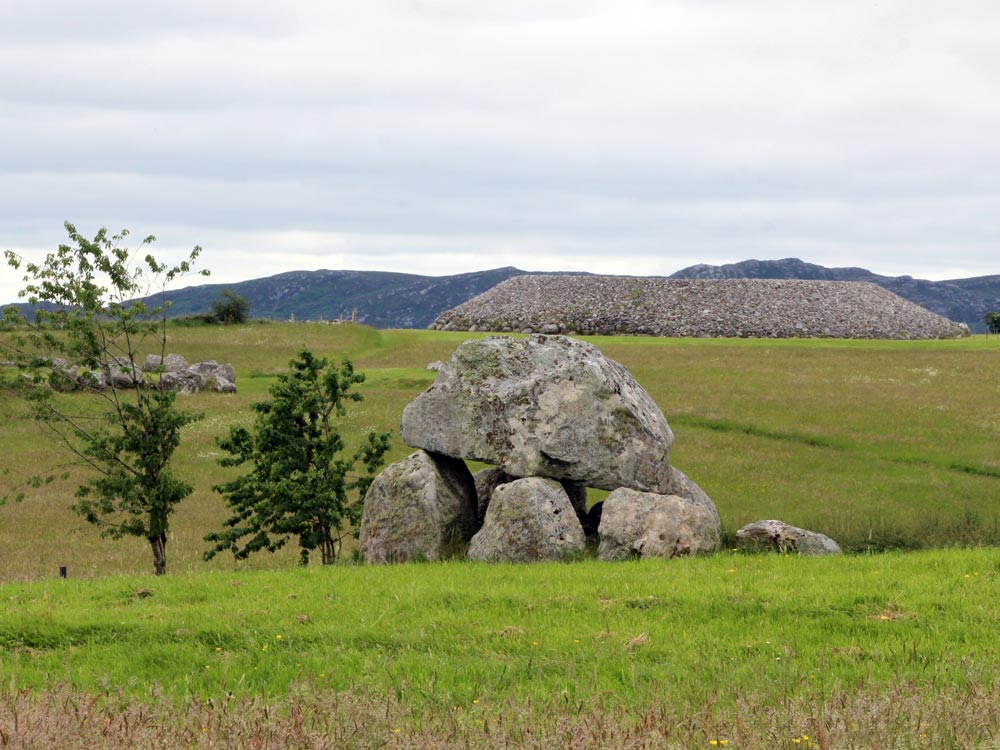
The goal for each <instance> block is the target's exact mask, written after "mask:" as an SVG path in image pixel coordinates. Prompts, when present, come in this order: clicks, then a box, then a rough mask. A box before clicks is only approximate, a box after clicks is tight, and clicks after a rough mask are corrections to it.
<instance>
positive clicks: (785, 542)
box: [736, 519, 841, 556]
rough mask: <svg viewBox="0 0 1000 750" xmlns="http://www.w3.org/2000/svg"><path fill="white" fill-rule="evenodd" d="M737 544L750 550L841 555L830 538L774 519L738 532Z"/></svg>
mask: <svg viewBox="0 0 1000 750" xmlns="http://www.w3.org/2000/svg"><path fill="white" fill-rule="evenodd" d="M736 543H737V545H739V546H740V547H745V548H750V549H760V548H767V549H773V550H777V551H779V552H797V553H798V554H800V555H815V556H819V555H839V554H840V552H841V550H840V545H839V544H837V543H836V542H835V541H833V540H832V539H831V538H830V537H828V536H826V535H824V534H820V533H818V532H815V531H807V530H806V529H800V528H798V527H797V526H790V525H789V524H787V523H785V522H784V521H777V520H774V519H771V520H767V521H755V522H754V523H749V524H747V525H746V526H744V527H743V528H742V529H740V530H739V531H737V532H736Z"/></svg>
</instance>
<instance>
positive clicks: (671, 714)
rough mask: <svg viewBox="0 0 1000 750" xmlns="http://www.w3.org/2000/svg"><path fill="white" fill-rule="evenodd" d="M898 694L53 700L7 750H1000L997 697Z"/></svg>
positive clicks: (11, 738)
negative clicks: (429, 705) (651, 699)
mask: <svg viewBox="0 0 1000 750" xmlns="http://www.w3.org/2000/svg"><path fill="white" fill-rule="evenodd" d="M998 687H1000V682H998V683H995V684H993V685H989V686H982V685H978V686H971V687H965V688H962V689H958V688H955V687H948V688H936V687H934V686H930V685H926V686H914V685H899V686H896V687H895V688H893V689H891V690H889V691H871V690H866V689H863V688H859V689H855V690H844V691H838V692H834V693H832V694H829V695H826V696H823V697H822V698H816V699H809V698H802V697H798V696H796V697H792V698H789V699H788V700H787V701H785V702H779V703H777V704H775V703H773V702H765V703H760V702H757V701H756V700H755V696H752V695H751V696H746V697H744V698H741V699H738V700H737V701H735V703H732V702H730V703H723V702H721V701H716V700H715V699H714V698H713V697H712V696H707V697H706V698H705V699H704V701H703V703H702V704H701V705H696V706H672V705H669V704H666V703H656V704H654V705H650V706H647V707H646V708H645V709H644V710H642V711H639V712H635V711H631V712H629V711H626V710H625V709H623V708H622V707H621V706H620V704H618V703H617V702H616V701H615V700H614V699H613V698H608V699H606V700H603V701H599V702H595V703H592V704H590V705H584V704H583V703H573V702H571V701H569V700H567V699H566V698H564V697H562V696H557V697H554V698H553V699H552V700H551V701H549V702H548V703H546V704H544V705H540V704H538V703H532V702H530V701H526V702H523V703H518V702H516V701H514V700H513V699H510V700H508V701H506V702H504V703H502V704H500V705H489V704H488V703H484V704H478V703H477V704H476V705H472V706H465V707H441V708H436V709H433V710H430V711H423V712H421V711H416V710H414V709H412V708H410V707H408V705H407V703H406V701H405V696H404V697H403V699H400V698H397V697H394V696H393V695H392V694H389V695H388V696H385V695H379V694H376V693H374V692H366V693H360V694H356V693H330V692H322V691H320V692H317V691H315V690H313V689H312V688H311V687H309V686H303V687H300V688H298V689H296V690H295V691H292V692H291V693H290V694H289V695H288V696H286V697H285V698H284V699H281V700H279V701H270V702H269V701H265V700H263V699H261V698H242V699H234V698H229V697H220V698H218V699H209V700H204V699H192V700H191V701H190V702H187V703H185V704H182V705H175V704H174V703H173V702H171V701H169V700H168V699H165V698H163V697H161V696H157V695H155V694H153V695H150V696H147V697H146V698H145V699H142V700H140V699H136V698H129V697H125V696H123V695H121V694H118V693H115V692H106V693H104V694H100V695H92V694H85V693H80V692H75V691H73V690H70V689H66V688H61V689H53V690H49V691H45V692H41V693H29V692H26V691H16V692H6V693H4V694H3V695H2V697H0V747H4V748H18V749H22V748H23V749H24V750H28V749H31V750H35V749H38V750H42V749H43V748H44V750H50V749H51V748H61V749H64V750H75V749H76V748H80V749H81V750H83V749H84V748H86V750H104V749H105V748H107V749H110V748H115V749H116V750H119V749H121V748H137V749H138V748H142V749H146V748H150V749H153V748H157V749H173V748H192V749H195V748H197V749H198V750H201V749H203V748H258V749H261V750H264V749H268V750H270V749H277V748H301V749H302V750H307V749H308V750H320V749H326V748H331V749H332V748H337V749H338V750H339V749H341V748H344V749H346V750H353V749H358V750H361V749H362V748H365V749H369V748H370V749H374V748H389V749H395V750H411V749H416V748H421V749H438V748H468V749H470V750H496V749H499V748H525V749H528V750H534V749H537V750H554V749H555V748H569V749H572V750H598V749H601V750H618V749H620V750H645V749H647V748H648V749H649V750H653V748H708V747H727V748H793V747H794V748H804V747H808V748H819V749H820V750H827V749H828V748H842V749H848V750H851V749H854V748H866V749H870V748H997V747H1000V707H998V702H997V695H998V693H997V688H998Z"/></svg>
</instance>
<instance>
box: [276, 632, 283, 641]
mask: <svg viewBox="0 0 1000 750" xmlns="http://www.w3.org/2000/svg"><path fill="white" fill-rule="evenodd" d="M282 638H284V636H283V635H282V634H281V633H278V634H277V635H276V636H274V640H276V641H280V640H281V639H282Z"/></svg>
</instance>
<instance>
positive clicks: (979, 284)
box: [670, 258, 1000, 333]
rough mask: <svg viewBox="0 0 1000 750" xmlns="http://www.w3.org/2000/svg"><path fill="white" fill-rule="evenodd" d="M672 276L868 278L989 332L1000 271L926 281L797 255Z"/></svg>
mask: <svg viewBox="0 0 1000 750" xmlns="http://www.w3.org/2000/svg"><path fill="white" fill-rule="evenodd" d="M670 278H672V279H807V280H815V281H868V282H871V283H872V284H878V285H879V286H880V287H882V288H883V289H888V290H889V291H890V292H893V293H894V294H898V295H899V296H900V297H902V298H903V299H907V300H909V301H910V302H914V303H916V304H918V305H921V306H923V307H926V308H927V309H928V310H930V311H931V312H935V313H937V314H938V315H943V316H944V317H946V318H950V319H951V320H955V321H958V322H960V323H965V324H966V325H967V326H969V328H970V330H972V331H974V332H976V333H985V332H986V326H985V324H984V322H983V316H984V315H985V314H986V313H988V312H990V311H994V310H1000V275H997V276H978V277H974V278H970V279H954V280H950V281H928V280H926V279H915V278H913V277H912V276H882V275H880V274H877V273H872V272H871V271H868V270H866V269H864V268H827V267H826V266H819V265H816V264H814V263H806V262H804V261H801V260H799V259H798V258H784V259H783V260H745V261H742V262H740V263H728V264H726V265H721V266H711V265H705V264H699V265H695V266H689V267H688V268H684V269H681V270H680V271H678V272H677V273H674V274H672V275H671V276H670Z"/></svg>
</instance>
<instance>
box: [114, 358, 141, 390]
mask: <svg viewBox="0 0 1000 750" xmlns="http://www.w3.org/2000/svg"><path fill="white" fill-rule="evenodd" d="M107 382H108V384H109V385H110V386H111V387H112V388H135V387H136V386H137V385H138V384H139V383H141V382H142V369H141V368H140V367H139V366H138V365H136V364H135V363H134V362H132V361H131V360H129V359H128V358H127V357H115V358H114V359H113V361H112V362H111V363H110V364H109V366H108V372H107Z"/></svg>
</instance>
